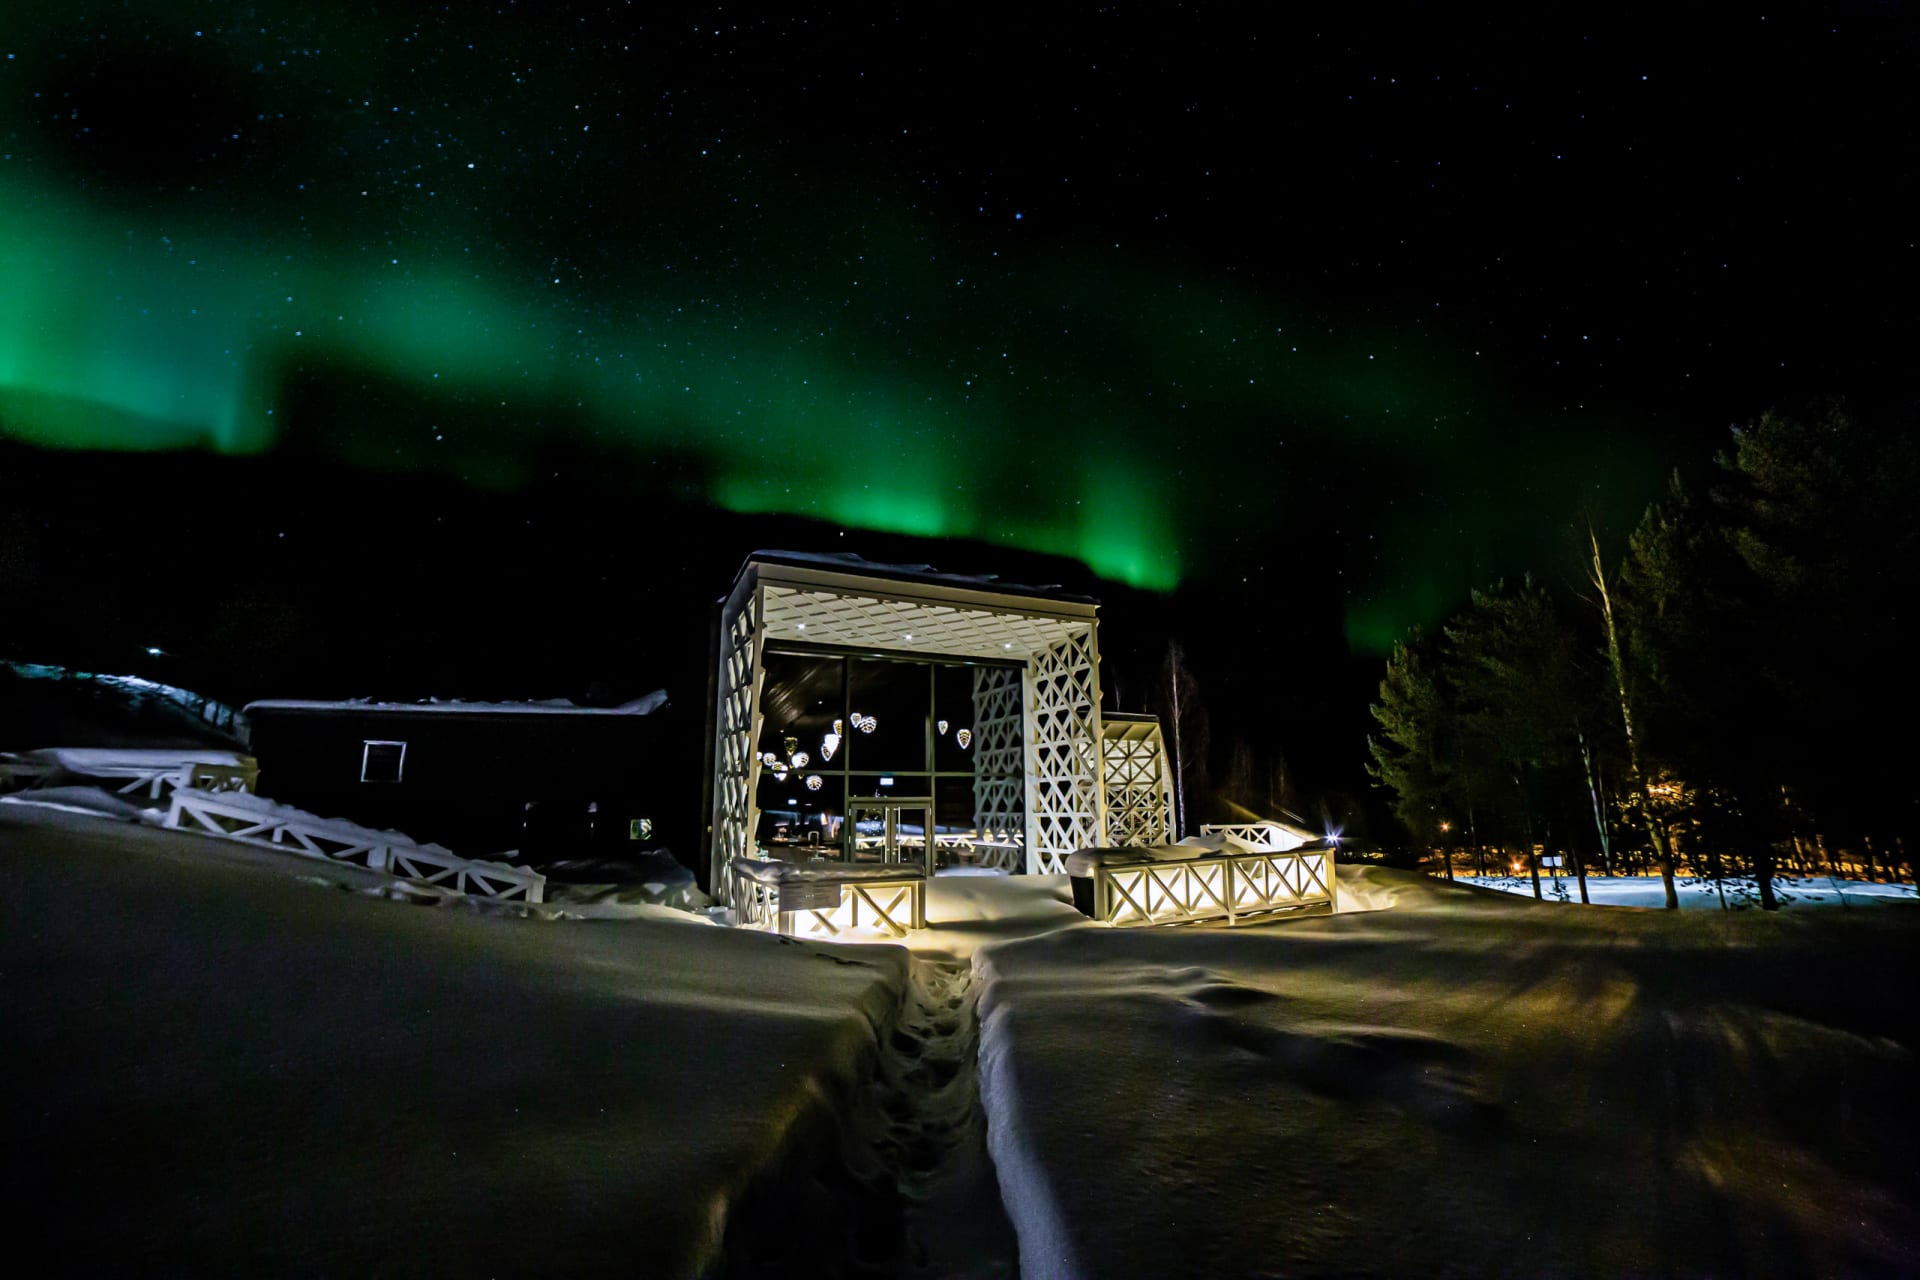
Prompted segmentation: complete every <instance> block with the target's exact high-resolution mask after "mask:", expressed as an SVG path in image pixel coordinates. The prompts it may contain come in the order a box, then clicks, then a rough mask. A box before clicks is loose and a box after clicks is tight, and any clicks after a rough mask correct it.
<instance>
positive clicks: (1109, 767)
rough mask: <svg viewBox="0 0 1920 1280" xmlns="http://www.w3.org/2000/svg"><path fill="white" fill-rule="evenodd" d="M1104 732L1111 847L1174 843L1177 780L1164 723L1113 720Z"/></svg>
mask: <svg viewBox="0 0 1920 1280" xmlns="http://www.w3.org/2000/svg"><path fill="white" fill-rule="evenodd" d="M1102 728H1103V742H1102V748H1101V750H1102V756H1103V758H1104V759H1103V763H1104V767H1105V771H1106V772H1105V782H1106V788H1107V841H1106V842H1107V843H1108V844H1109V845H1113V846H1116V847H1122V848H1124V847H1126V846H1128V845H1151V844H1171V843H1173V839H1174V836H1173V776H1172V771H1171V770H1170V769H1169V768H1168V767H1167V749H1166V743H1165V741H1164V740H1163V739H1162V737H1161V735H1160V722H1159V721H1158V720H1153V719H1143V720H1108V721H1107V722H1106V723H1105V724H1104V725H1103V726H1102Z"/></svg>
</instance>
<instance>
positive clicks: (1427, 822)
mask: <svg viewBox="0 0 1920 1280" xmlns="http://www.w3.org/2000/svg"><path fill="white" fill-rule="evenodd" d="M1433 656H1434V645H1433V643H1432V642H1431V641H1430V640H1429V639H1428V637H1427V636H1425V635H1424V634H1423V633H1422V632H1421V631H1420V630H1419V629H1418V628H1415V629H1414V631H1413V632H1412V634H1410V635H1409V636H1408V638H1407V639H1405V640H1403V641H1401V642H1400V643H1399V644H1397V645H1395V646H1394V648H1393V653H1392V655H1391V656H1389V657H1388V659H1387V670H1386V674H1385V675H1384V676H1383V677H1382V678H1381V681H1380V701H1378V702H1376V703H1374V704H1373V705H1372V706H1371V707H1370V708H1369V710H1370V711H1371V712H1372V713H1373V718H1374V720H1375V721H1377V722H1378V723H1379V725H1380V732H1379V733H1378V734H1374V735H1369V736H1368V738H1367V751H1368V754H1369V755H1371V756H1372V759H1371V761H1370V762H1369V763H1368V765H1367V775H1368V776H1369V777H1371V778H1372V779H1373V781H1374V782H1375V783H1376V784H1378V785H1379V786H1383V787H1387V788H1389V789H1391V790H1392V792H1393V814H1394V817H1396V818H1398V819H1399V820H1400V823H1401V825H1403V826H1404V827H1406V829H1407V831H1408V833H1409V834H1410V835H1411V836H1412V837H1413V840H1414V843H1415V845H1416V846H1426V845H1429V844H1431V843H1432V841H1433V838H1434V837H1435V836H1436V835H1437V834H1438V828H1439V823H1440V821H1441V816H1440V815H1441V814H1443V813H1444V812H1446V809H1447V802H1448V798H1449V796H1448V791H1449V786H1448V783H1449V778H1448V773H1449V770H1448V768H1447V762H1446V760H1445V751H1444V748H1443V745H1442V742H1443V738H1444V735H1445V734H1446V732H1447V730H1448V727H1449V726H1448V724H1447V720H1448V717H1449V710H1448V708H1447V707H1446V706H1445V705H1444V702H1443V698H1442V693H1441V687H1440V683H1439V681H1438V679H1437V678H1436V675H1435V673H1434V671H1433ZM1447 874H1448V878H1452V874H1453V871H1452V864H1451V863H1449V864H1448V870H1447Z"/></svg>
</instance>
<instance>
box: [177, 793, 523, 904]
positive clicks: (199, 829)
mask: <svg viewBox="0 0 1920 1280" xmlns="http://www.w3.org/2000/svg"><path fill="white" fill-rule="evenodd" d="M167 825H168V826H169V827H175V828H178V829H179V830H182V831H192V832H195V833H196V834H201V835H214V836H220V837H222V838H224V839H228V840H243V841H245V842H247V843H248V844H255V845H264V846H266V847H268V848H273V849H279V850H281V851H283V852H286V853H297V854H301V855H304V856H306V857H309V858H322V859H325V860H326V861H329V862H346V863H351V864H353V865H355V866H362V867H366V868H367V869H368V870H370V871H379V872H384V873H386V874H387V875H391V876H394V877H396V878H398V879H401V880H411V881H414V882H416V883H419V884H430V885H438V886H439V887H441V888H445V889H452V890H454V891H455V892H456V893H466V894H472V895H475V896H477V897H483V898H498V899H501V900H503V901H507V900H519V901H523V902H542V901H544V900H545V898H546V885H547V878H546V877H545V876H543V875H541V874H539V873H538V872H535V871H529V870H527V869H526V868H524V867H514V866H509V865H508V864H506V863H504V862H478V861H473V860H470V859H467V858H460V857H456V856H454V855H453V854H451V853H449V852H447V851H446V850H445V849H440V848H434V847H431V846H427V845H417V844H412V843H409V842H407V841H404V840H399V839H395V838H394V837H393V836H392V835H390V834H388V833H385V832H379V831H368V830H367V829H365V828H364V827H356V826H354V825H353V824H352V823H347V822H329V821H327V820H326V819H324V818H316V817H313V816H312V815H311V814H304V813H300V812H298V811H297V810H288V809H283V808H281V807H280V806H278V805H275V804H272V803H270V802H267V801H261V800H257V799H255V798H254V797H251V796H245V797H242V796H238V795H222V794H219V793H214V792H207V791H196V790H192V789H190V788H184V787H183V788H180V789H177V790H175V791H174V793H173V798H172V801H171V803H170V805H169V807H168V809H167Z"/></svg>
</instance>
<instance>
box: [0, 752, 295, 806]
mask: <svg viewBox="0 0 1920 1280" xmlns="http://www.w3.org/2000/svg"><path fill="white" fill-rule="evenodd" d="M0 769H4V770H5V771H6V773H7V775H8V776H9V777H10V778H11V779H12V780H13V782H14V784H15V785H22V786H32V785H35V784H36V783H43V782H45V781H46V780H47V779H49V778H58V777H59V776H60V775H63V774H70V775H72V776H74V777H77V778H81V779H85V780H86V781H87V782H89V783H101V784H104V785H105V786H106V787H108V788H110V789H111V790H112V791H113V793H114V794H115V795H122V796H138V795H144V796H145V797H146V798H147V799H149V800H159V799H161V798H162V797H163V796H164V795H165V794H166V793H167V792H169V791H175V790H179V789H182V788H188V787H191V788H194V789H197V790H200V791H252V790H253V786H254V781H255V779H257V778H258V777H259V776H260V766H259V764H258V763H256V762H255V760H254V758H253V757H252V756H243V755H238V754H236V753H234V752H231V751H207V750H204V749H199V748H189V749H186V750H175V749H167V748H149V747H138V748H119V747H47V748H43V749H41V750H38V751H29V752H26V753H24V754H22V755H17V756H12V757H9V758H8V760H7V762H6V763H5V764H4V765H0Z"/></svg>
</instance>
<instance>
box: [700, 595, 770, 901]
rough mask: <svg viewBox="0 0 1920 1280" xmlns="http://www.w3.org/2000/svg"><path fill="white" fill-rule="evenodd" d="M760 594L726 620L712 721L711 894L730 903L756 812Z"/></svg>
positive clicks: (756, 818) (748, 596)
mask: <svg viewBox="0 0 1920 1280" xmlns="http://www.w3.org/2000/svg"><path fill="white" fill-rule="evenodd" d="M758 597H759V593H758V592H757V591H750V592H748V593H747V596H746V599H745V601H744V602H743V603H742V604H741V606H740V609H739V611H738V612H737V613H734V614H732V615H731V616H730V617H727V618H725V619H724V620H723V621H724V623H725V627H724V631H723V634H722V636H721V640H720V644H721V653H720V672H719V680H718V682H717V683H718V686H719V690H718V697H719V705H718V707H717V709H716V715H715V719H714V744H713V753H714V763H713V772H714V777H713V868H712V879H711V892H712V895H713V897H714V899H715V900H716V901H719V902H725V901H727V899H728V894H729V885H728V871H727V868H728V867H729V866H730V865H731V864H732V862H733V859H735V858H740V857H745V856H746V855H747V852H748V847H749V841H750V840H751V837H752V834H753V829H754V824H755V822H756V821H757V820H758V816H759V815H758V814H757V813H755V811H754V803H753V788H754V782H755V780H756V776H757V775H758V773H759V763H760V762H759V757H758V756H756V755H755V754H754V751H753V742H754V733H753V730H754V720H755V719H756V718H757V716H758V714H759V707H760V675H761V673H760V667H761V663H760V636H759V627H758V625H757V619H758V615H759V599H758Z"/></svg>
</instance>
